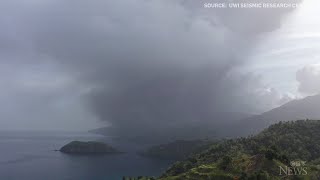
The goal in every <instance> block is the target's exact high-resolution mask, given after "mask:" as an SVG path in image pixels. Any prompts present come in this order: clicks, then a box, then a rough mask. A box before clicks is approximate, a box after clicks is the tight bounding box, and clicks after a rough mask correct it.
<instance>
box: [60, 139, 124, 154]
mask: <svg viewBox="0 0 320 180" xmlns="http://www.w3.org/2000/svg"><path fill="white" fill-rule="evenodd" d="M59 151H60V152H63V153H66V154H112V153H120V151H118V150H116V149H115V148H113V147H111V146H110V145H108V144H105V143H103V142H97V141H88V142H82V141H72V142H70V143H68V144H67V145H65V146H63V147H62V148H61V149H60V150H59Z"/></svg>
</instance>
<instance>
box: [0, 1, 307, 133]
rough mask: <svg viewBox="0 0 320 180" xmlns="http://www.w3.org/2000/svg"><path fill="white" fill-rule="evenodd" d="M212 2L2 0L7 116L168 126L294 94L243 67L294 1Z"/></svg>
mask: <svg viewBox="0 0 320 180" xmlns="http://www.w3.org/2000/svg"><path fill="white" fill-rule="evenodd" d="M203 2H205V1H203ZM203 2H197V3H195V2H194V1H182V0H181V1H169V0H167V1H144V0H125V1H51V0H45V1H36V0H35V1H28V2H20V1H7V2H6V1H3V2H2V4H1V8H2V9H1V11H2V16H1V17H0V26H1V27H4V28H1V29H0V40H1V41H0V53H1V54H0V63H1V77H0V81H1V83H2V86H1V90H0V98H1V104H0V106H1V111H3V112H2V113H1V116H2V117H1V119H4V120H3V122H2V124H4V127H7V128H13V129H23V127H28V128H29V129H32V128H35V129H41V128H45V127H50V128H53V129H54V128H55V129H84V128H90V127H92V128H93V127H96V126H98V125H99V122H98V121H97V119H98V120H100V121H102V122H106V124H108V123H110V124H112V125H113V126H116V127H120V128H126V127H127V126H130V127H132V126H136V127H140V126H141V125H148V126H149V127H159V126H164V125H168V124H177V123H184V122H190V121H191V122H192V121H198V120H201V119H206V120H208V119H210V118H211V117H213V116H214V114H215V113H216V112H247V113H257V112H262V111H265V110H267V109H270V108H272V107H275V106H277V105H280V104H282V103H284V102H287V101H288V100H290V98H291V97H290V96H288V95H285V94H282V93H281V92H278V91H277V90H276V89H273V88H272V87H269V86H267V85H265V84H264V83H263V82H262V79H261V77H260V76H259V75H256V74H252V73H247V72H242V71H241V68H243V67H244V66H247V65H248V63H249V62H248V61H247V59H248V58H247V57H248V56H250V55H251V54H252V51H251V50H252V47H254V46H256V45H257V44H260V43H262V42H259V39H258V37H259V36H262V35H265V34H268V33H270V32H272V31H274V30H277V29H279V28H280V27H281V24H282V21H283V20H284V18H286V17H287V16H288V15H289V14H290V13H291V10H283V9H278V10H263V11H260V10H234V11H233V10H232V11H231V10H225V11H223V10H216V11H214V10H212V9H204V8H203V7H202V6H203ZM239 2H241V1H239ZM259 2H261V1H259ZM283 2H286V1H285V0H283ZM290 2H292V1H290ZM295 2H300V1H295ZM298 79H299V78H298ZM303 91H307V90H303ZM308 91H309V90H308ZM199 117H201V118H199ZM68 124H69V125H68ZM17 127H18V128H17Z"/></svg>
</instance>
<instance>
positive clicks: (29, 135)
mask: <svg viewBox="0 0 320 180" xmlns="http://www.w3.org/2000/svg"><path fill="white" fill-rule="evenodd" d="M73 140H81V141H87V140H99V141H104V142H107V143H109V144H110V145H112V146H114V147H116V148H118V149H119V150H121V151H125V152H126V153H124V154H116V155H104V156H74V155H66V154H63V153H60V152H57V151H54V150H55V149H59V148H60V147H61V146H63V145H65V144H66V143H68V142H70V141H73ZM143 148H145V147H143V146H141V145H137V144H134V143H129V142H125V143H124V142H122V143H120V142H115V141H112V140H111V139H110V138H107V137H103V136H99V135H95V134H89V133H65V132H0V180H121V178H122V176H139V175H148V176H157V175H160V174H161V173H162V172H164V171H165V170H166V168H167V167H168V166H169V165H170V164H171V163H172V162H170V161H163V160H155V159H149V158H146V157H141V156H139V155H137V153H136V152H137V151H140V150H141V149H143Z"/></svg>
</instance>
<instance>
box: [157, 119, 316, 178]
mask: <svg viewBox="0 0 320 180" xmlns="http://www.w3.org/2000/svg"><path fill="white" fill-rule="evenodd" d="M293 161H298V162H301V161H302V162H304V161H305V162H306V164H300V163H299V166H297V167H296V166H293V164H292V162H293ZM280 168H283V170H288V169H289V172H288V171H286V173H287V175H286V173H284V171H282V172H281V174H280V170H281V169H280ZM303 169H304V170H306V172H307V174H306V173H305V172H304V171H303ZM159 179H161V180H207V179H208V180H210V179H212V180H225V179H226V180H228V179H230V180H232V179H241V180H264V179H266V180H269V179H272V180H273V179H275V180H276V179H310V180H319V179H320V121H315V120H299V121H294V122H292V121H291V122H280V123H278V124H275V125H272V126H270V127H269V128H267V129H266V130H264V131H263V132H261V133H259V134H258V135H256V136H250V137H248V138H238V139H230V140H222V141H220V142H216V143H213V144H212V145H211V146H210V147H209V148H208V149H206V150H204V151H202V152H200V153H198V154H195V155H193V156H191V157H189V158H188V159H186V160H184V161H180V162H176V163H175V164H174V165H173V166H172V167H170V168H169V169H168V170H167V171H166V172H165V173H164V174H163V175H162V176H161V177H160V178H159Z"/></svg>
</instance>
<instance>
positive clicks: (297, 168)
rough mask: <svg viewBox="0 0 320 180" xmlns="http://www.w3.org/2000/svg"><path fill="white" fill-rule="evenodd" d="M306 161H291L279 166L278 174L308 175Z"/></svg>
mask: <svg viewBox="0 0 320 180" xmlns="http://www.w3.org/2000/svg"><path fill="white" fill-rule="evenodd" d="M305 166H306V161H291V162H290V166H284V167H283V166H279V168H280V176H282V175H286V176H300V175H304V176H305V175H308V171H307V167H305Z"/></svg>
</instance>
